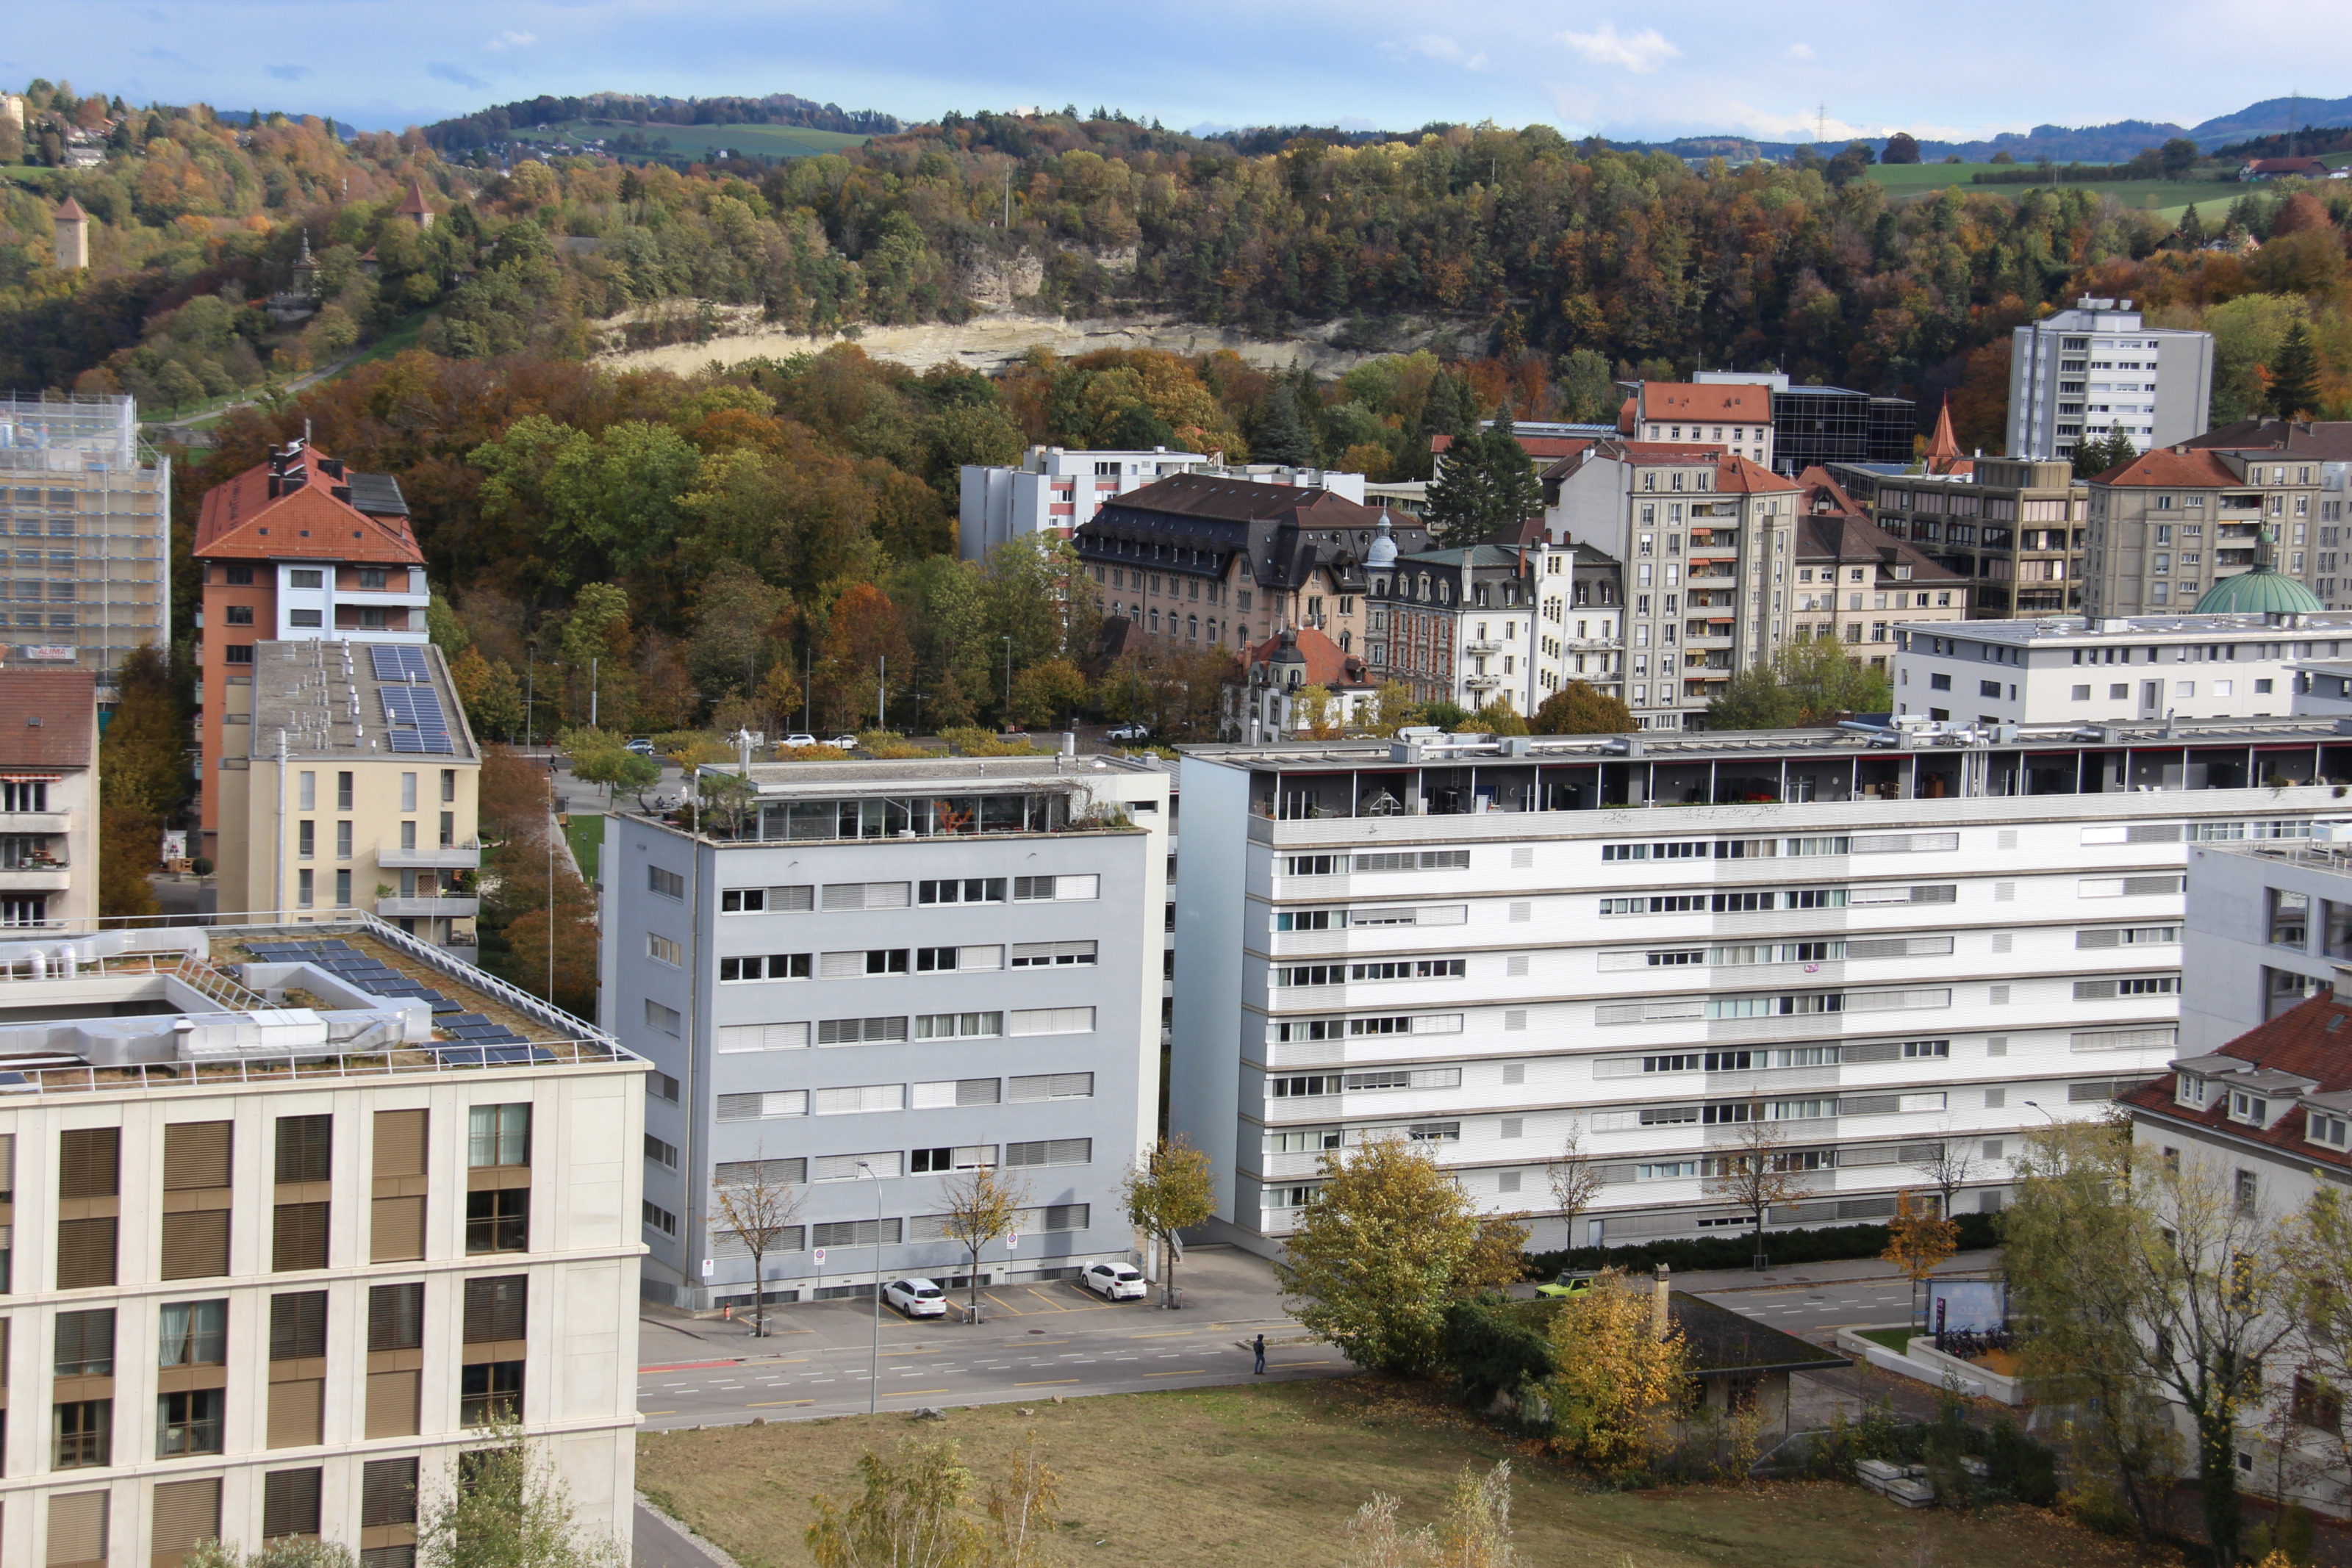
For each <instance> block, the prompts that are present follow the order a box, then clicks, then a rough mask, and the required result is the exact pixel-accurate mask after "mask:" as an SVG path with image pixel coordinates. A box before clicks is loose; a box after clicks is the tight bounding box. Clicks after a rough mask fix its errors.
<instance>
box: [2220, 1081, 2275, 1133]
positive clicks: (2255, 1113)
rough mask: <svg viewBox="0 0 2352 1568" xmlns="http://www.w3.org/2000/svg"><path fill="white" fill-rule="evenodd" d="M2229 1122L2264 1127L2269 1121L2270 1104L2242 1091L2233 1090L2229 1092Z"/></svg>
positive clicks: (2257, 1095) (2258, 1096)
mask: <svg viewBox="0 0 2352 1568" xmlns="http://www.w3.org/2000/svg"><path fill="white" fill-rule="evenodd" d="M2230 1120H2231V1121H2233V1122H2250V1123H2252V1124H2254V1125H2255V1126H2257V1127H2266V1126H2268V1125H2270V1120H2271V1107H2270V1102H2269V1101H2267V1100H2265V1099H2263V1097H2262V1096H2261V1095H2259V1094H2251V1093H2248V1092H2246V1091H2245V1090H2243V1089H2233V1090H2231V1092H2230Z"/></svg>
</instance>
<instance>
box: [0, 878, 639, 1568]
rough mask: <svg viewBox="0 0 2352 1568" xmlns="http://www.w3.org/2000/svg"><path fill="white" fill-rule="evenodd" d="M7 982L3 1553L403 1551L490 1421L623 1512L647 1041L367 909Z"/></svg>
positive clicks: (36, 958)
mask: <svg viewBox="0 0 2352 1568" xmlns="http://www.w3.org/2000/svg"><path fill="white" fill-rule="evenodd" d="M0 974H4V975H5V982H6V983H5V987H0V997H5V1000H4V1001H0V1029H5V1032H6V1035H7V1040H8V1049H9V1051H10V1060H9V1068H10V1070H11V1071H10V1072H9V1079H10V1082H9V1083H8V1086H7V1087H8V1093H7V1095H6V1098H5V1102H0V1196H5V1202H6V1203H7V1204H8V1205H9V1206H10V1207H8V1209H7V1211H6V1215H5V1218H6V1220H7V1225H6V1228H5V1229H0V1366H5V1373H6V1378H5V1391H0V1400H5V1409H6V1416H7V1418H6V1420H5V1426H0V1433H5V1443H0V1563H8V1564H11V1565H12V1568H14V1565H15V1564H19V1563H26V1564H47V1565H49V1568H179V1564H180V1563H183V1561H184V1558H185V1556H186V1554H187V1553H188V1552H189V1551H190V1550H191V1549H193V1548H194V1546H195V1545H196V1543H197V1542H199V1541H202V1540H205V1539H207V1538H212V1539H218V1540H221V1541H225V1542H228V1543H230V1544H232V1545H235V1546H237V1547H240V1548H242V1549H244V1550H246V1551H247V1552H256V1551H257V1550H258V1549H259V1548H260V1547H261V1546H262V1544H263V1543H264V1542H267V1541H269V1540H273V1539H284V1538H288V1537H299V1536H313V1537H318V1538H320V1539H322V1540H324V1541H327V1542H333V1543H336V1544H338V1545H341V1546H343V1547H346V1548H349V1549H350V1550H352V1552H354V1554H355V1555H357V1556H358V1558H359V1560H360V1562H361V1563H363V1564H364V1565H365V1568H412V1565H413V1564H414V1563H415V1553H416V1547H415V1542H416V1537H417V1531H418V1525H419V1522H420V1515H424V1516H427V1517H429V1512H430V1509H431V1506H432V1502H433V1500H434V1499H435V1498H436V1497H443V1496H446V1495H448V1493H449V1491H450V1489H451V1488H452V1487H453V1486H454V1485H455V1484H456V1480H457V1475H456V1472H457V1458H458V1455H459V1454H460V1453H461V1452H463V1451H464V1450H465V1449H467V1448H472V1447H477V1446H478V1445H479V1444H480V1442H481V1440H482V1438H483V1436H484V1432H483V1427H485V1426H486V1425H488V1423H489V1422H491V1421H493V1420H498V1419H511V1420H515V1421H518V1422H520V1425H521V1427H522V1429H523V1432H524V1434H525V1436H526V1437H529V1438H531V1439H534V1440H538V1441H540V1442H541V1443H543V1445H544V1446H543V1448H542V1450H541V1451H542V1452H544V1453H545V1454H546V1456H547V1457H548V1458H549V1459H550V1460H551V1462H552V1463H553V1465H554V1466H555V1468H556V1469H557V1470H558V1472H559V1473H560V1474H561V1475H562V1479H564V1481H565V1482H566V1483H567V1485H568V1486H569V1488H570V1490H571V1493H572V1500H573V1501H574V1503H575V1505H576V1506H577V1510H578V1512H579V1514H580V1516H581V1518H582V1521H583V1523H584V1524H585V1525H586V1527H587V1528H588V1529H590V1530H592V1531H596V1532H598V1533H604V1534H613V1535H617V1536H618V1537H619V1538H620V1539H621V1540H622V1541H624V1542H625V1541H626V1540H627V1539H628V1537H627V1530H628V1526H629V1521H630V1517H631V1512H632V1502H633V1497H632V1490H633V1481H634V1476H635V1436H636V1433H635V1427H636V1419H637V1417H636V1360H637V1356H636V1302H637V1270H638V1260H639V1258H640V1257H641V1256H642V1254H643V1253H644V1250H645V1248H644V1246H643V1244H642V1242H641V1241H640V1239H639V1227H637V1226H634V1225H631V1224H630V1223H629V1218H630V1213H631V1211H632V1210H633V1209H636V1208H638V1207H639V1206H640V1204H641V1202H642V1194H643V1162H642V1161H641V1160H640V1158H639V1157H638V1149H639V1145H640V1143H641V1141H642V1139H643V1137H644V1125H645V1124H644V1103H645V1094H644V1082H643V1078H644V1074H645V1072H646V1063H645V1062H644V1061H642V1060H640V1059H639V1058H636V1057H635V1056H632V1055H630V1054H629V1053H628V1052H626V1051H623V1050H621V1049H620V1048H619V1047H618V1046H617V1045H616V1044H615V1043H614V1041H613V1040H611V1039H610V1038H609V1037H608V1036H606V1035H604V1034H602V1033H600V1032H599V1031H598V1030H595V1029H594V1028H593V1027H592V1026H590V1025H588V1024H586V1023H584V1022H583V1021H581V1020H580V1019H575V1018H572V1017H571V1016H570V1015H568V1014H566V1013H563V1012H561V1011H559V1010H558V1009H553V1008H551V1007H548V1006H547V1005H545V1004H543V1003H541V1002H540V1001H538V1000H537V999H536V998H531V997H529V996H526V995H524V994H523V993H521V992H520V991H518V990H516V989H514V988H512V987H510V986H508V985H506V984H505V983H504V982H502V981H499V980H497V979H494V978H492V977H489V976H488V975H485V974H483V973H481V972H480V971H479V970H477V969H474V968H472V967H469V966H467V965H466V964H463V963H460V962H459V961H457V959H455V958H452V957H450V956H448V955H447V954H446V953H445V952H443V951H441V950H440V949H438V948H436V947H434V946H429V945H427V944H425V943H423V942H420V941H418V940H416V939H415V938H413V937H410V936H404V935H403V934H402V933H400V932H398V931H395V930H394V929H392V928H391V927H390V926H388V925H384V924H383V923H382V922H381V921H376V920H373V919H371V918H369V917H368V916H365V915H356V916H353V917H352V918H349V919H346V920H345V921H343V922H342V923H341V924H339V925H303V926H299V927H298V926H264V927H215V928H209V929H200V928H197V927H193V926H185V927H165V928H160V929H144V930H136V931H109V932H103V933H100V934H98V935H96V936H83V937H79V938H77V939H76V940H74V941H73V942H71V943H70V944H66V943H60V942H58V941H57V940H55V939H49V940H47V941H40V942H8V943H0ZM289 999H290V1000H293V1001H299V1002H304V1003H307V1004H308V1005H305V1006H289V1005H288V1003H289ZM447 1002H454V1003H456V1004H457V1010H455V1011H442V1012H436V1011H435V1010H434V1009H435V1008H436V1007H437V1006H441V1005H443V1004H444V1003H447Z"/></svg>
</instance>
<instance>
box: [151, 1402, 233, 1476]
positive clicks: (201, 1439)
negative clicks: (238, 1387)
mask: <svg viewBox="0 0 2352 1568" xmlns="http://www.w3.org/2000/svg"><path fill="white" fill-rule="evenodd" d="M223 1394H224V1391H223V1390H221V1389H218V1388H197V1389H190V1390H189V1391H187V1392H186V1393H184V1394H163V1395H158V1396H156V1399H155V1457H156V1458H159V1459H170V1458H180V1457H181V1456H184V1455H187V1454H217V1453H219V1452H220V1451H221V1404H222V1399H223Z"/></svg>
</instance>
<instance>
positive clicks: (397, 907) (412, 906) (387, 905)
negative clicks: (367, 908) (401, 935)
mask: <svg viewBox="0 0 2352 1568" xmlns="http://www.w3.org/2000/svg"><path fill="white" fill-rule="evenodd" d="M481 907H482V901H481V900H480V899H478V898H453V897H440V898H426V897H418V898H398V897H394V898H379V899H377V900H376V901H375V912H376V914H377V915H378V916H379V917H381V918H383V919H385V920H413V919H421V918H425V917H428V916H435V915H444V916H447V917H449V918H452V919H459V920H470V919H472V918H473V917H474V916H475V915H478V914H479V913H480V911H481Z"/></svg>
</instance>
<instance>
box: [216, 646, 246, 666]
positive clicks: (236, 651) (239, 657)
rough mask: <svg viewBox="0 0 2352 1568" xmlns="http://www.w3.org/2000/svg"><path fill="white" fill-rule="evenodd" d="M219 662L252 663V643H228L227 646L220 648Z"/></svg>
mask: <svg viewBox="0 0 2352 1568" xmlns="http://www.w3.org/2000/svg"><path fill="white" fill-rule="evenodd" d="M221 663H223V664H251V663H253V644H252V643H230V644H229V645H228V646H227V647H226V648H223V649H222V650H221Z"/></svg>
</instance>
